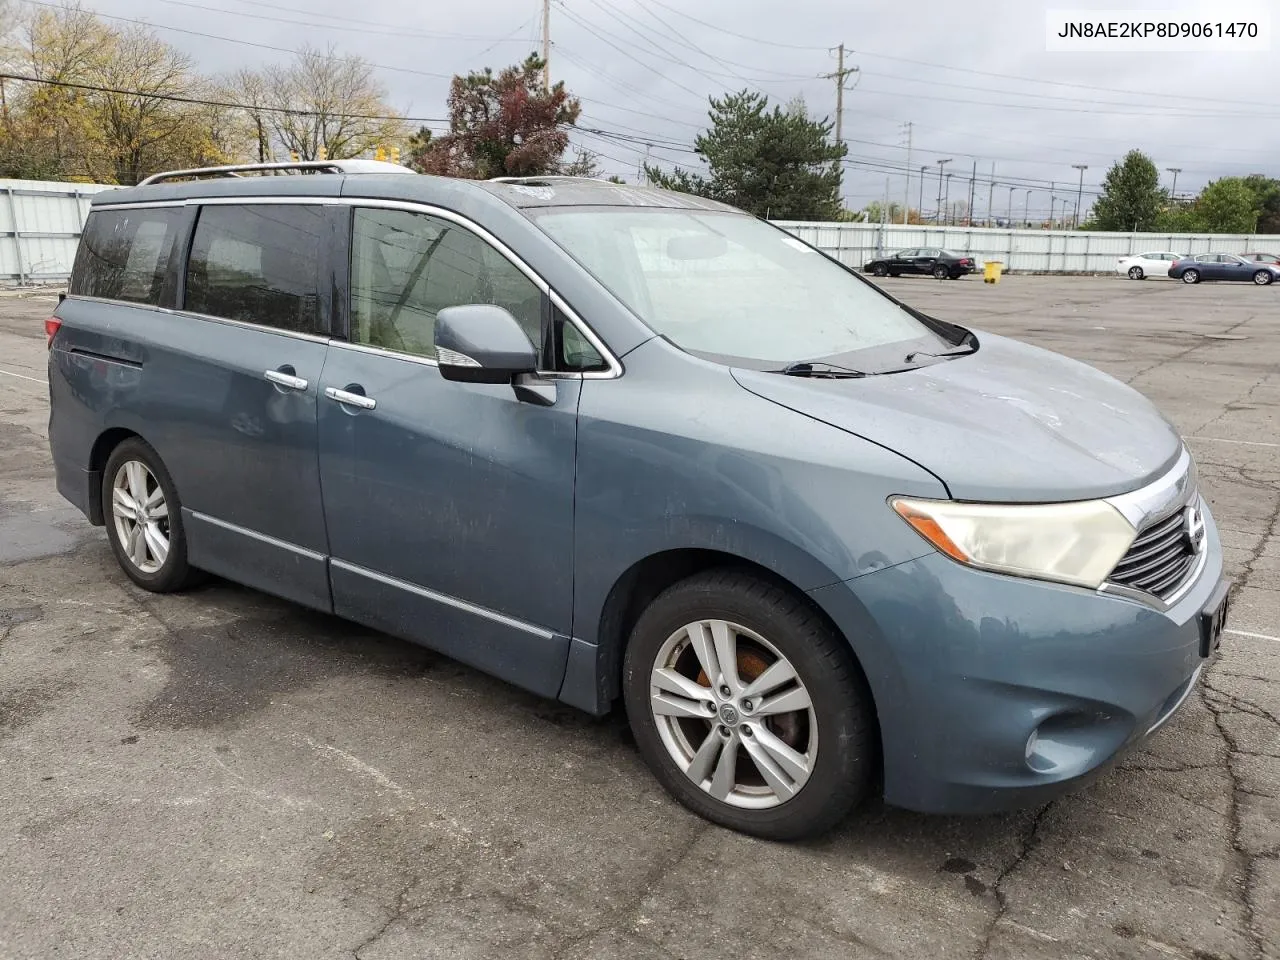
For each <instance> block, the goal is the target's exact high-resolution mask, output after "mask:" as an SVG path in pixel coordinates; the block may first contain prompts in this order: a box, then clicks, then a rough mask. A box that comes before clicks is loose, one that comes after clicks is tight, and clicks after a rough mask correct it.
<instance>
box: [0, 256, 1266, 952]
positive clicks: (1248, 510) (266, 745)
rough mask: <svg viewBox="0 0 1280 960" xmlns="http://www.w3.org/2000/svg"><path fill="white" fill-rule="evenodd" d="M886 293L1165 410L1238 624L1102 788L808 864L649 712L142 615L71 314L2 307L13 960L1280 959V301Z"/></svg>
mask: <svg viewBox="0 0 1280 960" xmlns="http://www.w3.org/2000/svg"><path fill="white" fill-rule="evenodd" d="M886 286H887V287H889V288H891V289H892V290H893V291H894V292H895V293H897V294H898V295H900V296H902V297H904V298H905V299H907V300H908V301H909V302H911V303H913V304H914V305H916V306H919V307H921V308H922V309H925V310H926V311H930V312H933V313H935V314H936V315H938V316H941V317H943V318H946V319H954V320H957V321H959V322H962V323H970V324H972V325H974V326H976V327H979V328H981V329H987V330H991V331H993V332H996V333H1003V334H1008V335H1012V336H1017V337H1020V338H1022V339H1025V340H1028V341H1030V342H1032V343H1036V344H1039V345H1042V346H1046V347H1049V348H1051V349H1054V350H1058V351H1060V352H1063V353H1066V354H1068V355H1071V356H1075V357H1078V358H1080V359H1082V360H1086V361H1088V362H1090V363H1093V364H1094V365H1096V366H1098V367H1100V368H1101V369H1103V370H1106V371H1107V372H1109V373H1111V374H1113V375H1115V376H1118V377H1120V378H1121V379H1124V380H1126V381H1128V382H1130V383H1131V384H1132V385H1133V386H1134V387H1136V388H1137V389H1139V390H1141V391H1143V392H1144V393H1145V394H1147V396H1149V397H1150V398H1151V399H1152V400H1153V401H1155V402H1156V403H1157V404H1158V405H1159V406H1160V407H1161V409H1162V410H1163V411H1164V412H1165V413H1166V415H1168V416H1169V417H1170V418H1171V419H1172V420H1173V421H1174V422H1175V423H1176V424H1177V425H1178V426H1179V428H1180V429H1181V430H1182V431H1183V432H1184V434H1185V435H1187V436H1188V437H1189V438H1190V439H1189V440H1188V443H1189V445H1190V446H1191V449H1192V451H1193V452H1194V453H1195V455H1196V458H1197V461H1198V463H1199V466H1200V474H1201V482H1202V486H1203V488H1204V491H1205V494H1206V496H1207V498H1208V499H1209V501H1210V502H1211V504H1212V507H1213V511H1214V514H1215V517H1216V518H1217V521H1218V524H1219V527H1220V529H1221V532H1222V537H1223V542H1224V546H1225V551H1226V560H1227V566H1228V570H1229V572H1230V574H1231V575H1232V576H1233V577H1234V578H1235V580H1236V595H1235V599H1234V606H1233V612H1232V618H1233V619H1232V622H1231V624H1230V627H1231V629H1232V630H1233V631H1235V632H1233V633H1230V634H1229V635H1228V636H1227V637H1226V638H1225V639H1224V643H1223V648H1222V652H1221V654H1220V656H1219V657H1218V659H1216V660H1215V661H1214V663H1213V664H1212V666H1211V668H1210V669H1209V670H1208V671H1207V674H1206V675H1205V677H1204V679H1203V682H1202V683H1201V685H1200V687H1199V689H1198V691H1197V695H1196V696H1193V697H1191V698H1189V699H1188V701H1187V703H1186V705H1185V706H1184V707H1183V709H1182V710H1181V711H1180V713H1179V714H1178V715H1177V716H1176V717H1175V718H1174V719H1173V720H1172V721H1171V722H1170V723H1169V724H1168V725H1167V726H1166V727H1164V728H1163V729H1162V730H1161V731H1159V732H1158V733H1157V734H1156V735H1155V736H1153V737H1152V738H1151V739H1150V740H1149V741H1148V742H1147V743H1145V744H1144V745H1143V747H1142V748H1141V749H1139V750H1137V751H1136V752H1134V753H1132V754H1130V755H1128V756H1126V757H1125V758H1124V759H1123V760H1122V762H1121V763H1120V764H1119V766H1118V767H1117V768H1115V769H1114V770H1112V771H1110V772H1109V773H1108V774H1106V775H1105V776H1103V777H1101V778H1100V779H1099V780H1098V781H1096V782H1095V783H1093V784H1092V785H1091V786H1089V787H1087V788H1085V789H1083V790H1082V791H1080V792H1079V793H1076V794H1073V795H1071V796H1068V797H1065V798H1063V799H1060V800H1057V801H1055V802H1053V803H1050V804H1048V805H1047V806H1044V807H1041V808H1038V809H1035V810H1030V811H1024V812H1021V813H1017V814H1010V815H1005V816H998V817H985V818H972V819H965V818H943V817H925V816H919V815H916V814H910V813H906V812H903V811H900V810H895V809H892V808H889V807H886V806H884V805H883V804H881V803H879V802H871V803H868V804H867V805H865V806H864V807H863V808H862V809H861V810H860V811H858V812H857V813H856V814H855V815H854V816H853V817H852V818H850V819H849V821H848V822H847V823H845V824H844V825H843V826H841V827H840V828H839V829H838V830H836V831H835V832H834V833H833V834H831V835H830V836H828V837H825V838H823V839H821V840H818V841H813V842H807V843H803V844H796V845H778V844H770V843H765V842H762V841H759V840H754V839H751V838H747V837H742V836H738V835H735V834H732V833H729V832H727V831H724V830H721V829H719V828H716V827H711V826H709V825H707V824H706V823H704V822H703V821H701V820H699V819H698V818H696V817H694V816H693V815H691V814H689V813H687V812H685V811H684V810H683V809H682V808H680V807H679V806H677V805H676V804H674V803H673V802H672V801H670V800H669V799H668V798H667V797H666V795H665V793H664V792H663V791H662V790H661V788H660V787H659V786H658V785H657V784H656V782H654V781H653V780H652V778H651V777H650V776H649V775H648V773H647V772H646V771H645V769H644V767H643V765H642V764H641V762H640V760H639V757H638V755H637V754H636V751H635V749H634V746H633V745H632V743H631V742H630V739H629V737H628V735H627V732H626V730H625V727H624V726H623V725H622V723H621V721H620V720H619V719H617V718H607V719H604V720H594V719H591V718H588V717H585V716H583V715H581V714H579V713H577V712H575V711H573V710H572V709H569V708H567V707H564V706H562V705H558V704H555V703H551V702H547V701H543V700H539V699H537V698H534V697H531V696H529V695H526V694H524V693H521V692H519V691H517V690H514V689H513V688H511V687H508V686H506V685H504V684H502V683H500V682H498V681H495V680H492V679H489V678H487V677H484V676H482V675H480V674H477V673H475V672H474V671H472V670H469V669H468V668H465V667H462V666H460V665H458V664H456V663H453V662H451V661H449V660H447V659H445V658H443V657H440V656H438V655H436V654H434V653H431V652H429V651H426V650H422V649H419V648H416V647H413V646H411V645H409V644H405V643H401V642H399V641H396V640H392V639H390V638H387V637H385V636H381V635H379V634H377V633H374V632H372V631H368V630H364V629H362V628H358V627H354V626H352V625H349V624H346V623H343V622H342V621H339V620H336V619H334V618H331V617H326V616H323V615H320V614H316V613H312V612H309V611H306V610H303V609H301V608H299V607H296V606H294V605H292V604H289V603H286V602H284V601H279V600H275V599H273V598H271V597H267V596H265V595H263V594H258V593H254V592H253V591H251V590H247V589H243V588H240V587H236V586H233V585H230V584H226V583H222V582H218V581H215V582H213V583H211V584H209V585H207V586H205V587H202V588H200V589H197V590H195V591H193V592H191V593H188V594H184V595H180V596H168V597H156V596H152V595H149V594H146V593H143V592H140V591H138V590H137V589H135V588H134V587H133V586H132V585H131V584H130V583H129V582H128V581H127V580H126V578H125V577H124V575H123V574H122V573H121V572H120V571H119V570H118V569H117V567H116V565H115V562H114V560H113V559H112V557H111V554H110V551H109V550H108V548H107V545H106V540H105V537H104V534H103V532H102V531H101V530H100V529H94V528H92V527H90V526H89V525H88V524H87V522H86V521H84V520H83V518H81V517H80V516H79V514H78V513H76V511H75V510H74V509H73V508H71V507H70V506H69V505H67V504H66V503H65V502H63V501H62V500H61V499H60V498H59V497H58V495H57V493H56V492H55V491H54V489H53V484H52V470H51V467H50V463H49V457H48V450H47V446H46V442H45V433H46V419H47V416H48V407H47V398H46V392H45V386H44V384H43V382H42V381H43V378H44V376H45V371H44V364H45V348H44V340H43V331H42V328H41V321H42V320H43V319H44V317H45V316H47V314H48V312H49V311H50V310H51V309H52V306H53V302H52V300H51V299H40V298H37V297H28V298H11V297H5V298H0V864H3V869H0V960H18V958H22V960H26V958H36V957H49V956H54V955H62V956H75V957H77V958H99V957H101V958H116V957H120V956H130V957H139V958H143V957H156V958H161V957H163V958H172V957H177V956H181V957H184V958H187V957H191V958H204V957H208V958H226V957H262V958H276V957H279V958H294V957H299V956H306V957H308V958H309V960H322V958H330V957H333V958H348V960H349V958H357V960H388V958H406V957H414V958H434V957H450V958H468V957H475V958H507V957H511V958H521V960H526V958H528V960H541V958H546V960H588V958H590V960H611V958H627V960H650V958H652V960H670V958H690V960H692V958H697V960H707V958H716V957H733V958H734V960H748V958H766V957H784V956H785V957H805V958H809V957H814V958H825V957H833V958H837V957H838V958H854V960H860V958H864V957H865V958H878V957H904V958H921V957H928V958H941V960H950V958H993V960H995V958H1017V960H1042V958H1075V957H1096V958H1125V960H1130V958H1134V960H1136V958H1152V960H1165V958H1170V957H1173V958H1184V960H1270V958H1280V640H1277V639H1275V638H1276V637H1277V636H1280V421H1278V419H1277V411H1280V291H1276V290H1272V289H1269V288H1255V287H1253V286H1251V285H1243V284H1242V285H1225V284H1220V285H1215V284H1202V285H1200V286H1198V287H1185V286H1182V285H1179V284H1174V283H1169V282H1160V281H1149V282H1143V283H1134V282H1131V281H1127V280H1121V279H1118V278H1116V279H1112V278H1055V277H1017V276H1012V277H1006V278H1005V279H1004V281H1003V282H1002V283H1001V284H999V285H998V286H994V287H993V286H989V285H984V284H982V283H981V282H980V281H979V280H964V281H958V282H954V283H938V282H936V281H932V280H929V279H918V280H917V279H906V278H904V279H901V280H896V281H886ZM1218 334H1227V335H1229V336H1230V337H1233V338H1237V339H1213V338H1212V336H1206V335H1218Z"/></svg>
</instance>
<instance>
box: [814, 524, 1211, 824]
mask: <svg viewBox="0 0 1280 960" xmlns="http://www.w3.org/2000/svg"><path fill="white" fill-rule="evenodd" d="M1207 523H1208V527H1209V529H1208V543H1207V547H1206V549H1207V551H1208V554H1209V555H1208V558H1207V560H1206V563H1205V566H1204V569H1203V571H1202V572H1201V574H1200V577H1199V579H1198V580H1197V581H1196V583H1195V584H1194V586H1193V587H1192V588H1191V589H1190V590H1189V591H1188V592H1187V594H1186V595H1185V596H1184V597H1183V598H1182V599H1181V600H1180V601H1179V602H1178V604H1177V605H1176V606H1174V607H1172V608H1170V609H1169V610H1167V611H1164V612H1161V611H1157V610H1155V609H1154V608H1152V607H1148V606H1146V605H1144V604H1142V603H1138V602H1134V601H1130V600H1125V599H1119V598H1115V597H1110V596H1106V595H1103V594H1099V593H1097V592H1095V591H1091V590H1084V589H1080V588H1073V587H1067V586H1059V585H1055V584H1049V583H1041V582H1037V581H1033V580H1024V579H1019V578H1014V577H1004V576H999V575H994V574H987V573H982V572H979V571H975V570H972V569H969V568H967V567H963V566H961V565H960V564H957V563H954V562H953V561H951V560H949V559H947V558H946V557H943V556H941V555H940V554H933V555H930V556H928V557H923V558H921V559H918V560H913V561H910V562H908V563H904V564H901V565H899V566H897V567H892V568H889V569H886V570H882V571H878V572H876V573H873V574H869V575H868V576H865V577H862V578H860V579H858V580H854V581H850V582H849V583H844V584H836V585H834V586H831V587H825V588H823V589H821V590H818V591H814V594H813V595H814V598H815V599H816V600H817V601H818V602H819V603H820V604H822V605H823V606H824V608H826V609H827V610H828V612H829V613H831V615H832V616H833V617H834V618H835V619H836V621H837V624H838V625H839V626H841V628H842V629H844V630H845V631H846V636H849V637H850V638H851V640H853V646H854V647H855V650H856V651H857V652H858V654H859V656H860V658H861V660H862V663H863V664H864V666H865V667H866V668H867V674H868V680H869V681H870V682H871V685H872V690H873V692H874V694H875V696H876V705H877V712H878V716H879V722H880V728H881V738H882V743H883V747H884V767H885V799H886V800H887V801H888V802H889V803H892V804H895V805H897V806H902V807H906V808H909V809H913V810H919V811H923V812H930V813H949V814H956V813H990V812H995V811H1000V810H1008V809H1014V808H1020V807H1027V806H1033V805H1036V804H1039V803H1043V802H1045V801H1047V800H1049V799H1052V798H1053V797H1056V796H1059V795H1060V794H1062V793H1065V792H1068V791H1070V790H1072V789H1076V788H1078V787H1079V786H1081V785H1082V784H1084V783H1087V782H1088V781H1090V780H1091V779H1093V778H1094V777H1096V776H1098V775H1099V774H1100V773H1102V772H1104V771H1105V770H1106V769H1107V768H1108V766H1110V765H1111V764H1112V763H1113V762H1114V761H1115V760H1116V759H1117V758H1118V757H1119V756H1121V755H1122V754H1123V753H1124V752H1125V751H1127V750H1130V749H1132V748H1133V747H1135V746H1136V745H1138V744H1140V743H1141V742H1142V741H1143V740H1144V739H1145V738H1146V737H1148V736H1150V735H1151V734H1153V733H1154V732H1155V731H1156V730H1157V729H1158V728H1159V727H1160V726H1162V725H1163V724H1164V723H1165V722H1166V721H1168V719H1169V718H1170V717H1171V716H1173V714H1174V713H1175V712H1176V711H1177V710H1178V708H1179V707H1181V706H1182V704H1183V703H1184V702H1185V701H1186V700H1187V699H1188V697H1189V696H1190V695H1191V693H1192V692H1193V691H1194V689H1195V684H1196V682H1197V680H1198V678H1199V676H1200V672H1201V669H1202V667H1203V665H1204V663H1206V662H1207V661H1205V660H1203V659H1202V658H1201V656H1200V650H1199V638H1200V632H1199V631H1200V628H1199V617H1198V614H1199V612H1200V610H1201V609H1202V608H1203V606H1204V605H1205V603H1206V602H1207V601H1208V599H1209V597H1210V595H1211V594H1212V592H1213V591H1214V589H1215V587H1216V586H1217V585H1218V583H1219V581H1220V580H1221V577H1222V551H1221V545H1220V543H1219V540H1218V535H1217V530H1216V528H1214V526H1213V523H1212V519H1211V518H1209V519H1207ZM855 638H856V639H855Z"/></svg>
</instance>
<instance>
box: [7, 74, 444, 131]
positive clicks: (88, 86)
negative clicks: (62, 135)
mask: <svg viewBox="0 0 1280 960" xmlns="http://www.w3.org/2000/svg"><path fill="white" fill-rule="evenodd" d="M0 80H20V81H22V82H24V83H38V84H42V85H44V86H49V87H66V88H69V89H72V90H89V91H92V92H94V93H114V94H116V95H117V96H122V97H145V98H147V99H149V100H168V101H170V102H172V103H189V104H195V105H197V106H205V107H226V108H228V109H232V110H248V111H254V112H260V113H287V114H290V115H293V116H300V117H332V118H334V119H337V118H339V117H341V118H345V119H348V120H407V121H410V122H413V123H448V122H449V121H447V120H442V119H441V118H439V117H404V116H400V115H398V114H370V113H337V112H335V111H332V110H328V111H320V110H299V109H295V108H293V107H264V106H260V105H257V104H245V103H236V102H234V101H230V100H210V99H206V98H204V97H184V96H181V95H180V94H175V93H155V92H151V91H149V90H126V89H124V88H122V87H106V86H101V85H99V84H95V83H76V82H75V81H72V80H46V79H44V78H41V77H28V76H24V75H23V74H20V73H0Z"/></svg>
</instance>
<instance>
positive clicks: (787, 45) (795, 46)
mask: <svg viewBox="0 0 1280 960" xmlns="http://www.w3.org/2000/svg"><path fill="white" fill-rule="evenodd" d="M652 2H653V3H656V4H657V5H658V6H660V7H662V9H664V10H670V11H671V12H672V13H674V14H676V15H677V16H680V17H684V18H685V19H686V20H692V21H693V22H694V23H698V24H701V25H702V26H704V27H709V28H710V29H712V30H715V31H716V32H718V33H725V34H728V35H729V36H731V37H737V38H738V39H739V40H749V41H751V42H752V43H761V44H764V45H765V46H769V47H782V48H784V49H787V50H826V49H827V47H809V46H804V45H801V44H797V43H784V42H782V41H781V40H762V39H760V38H759V37H749V36H747V35H746V34H745V33H735V32H734V31H732V30H729V29H726V28H725V27H718V26H716V25H715V24H714V23H707V21H705V20H699V19H698V18H697V17H695V16H692V15H691V14H688V13H685V12H684V11H683V10H677V9H676V8H675V7H672V6H668V5H667V4H665V3H663V2H662V0H652Z"/></svg>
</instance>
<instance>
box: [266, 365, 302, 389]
mask: <svg viewBox="0 0 1280 960" xmlns="http://www.w3.org/2000/svg"><path fill="white" fill-rule="evenodd" d="M262 375H263V376H264V377H266V378H267V379H268V380H270V381H271V382H272V383H274V384H276V385H277V386H281V387H288V388H289V389H290V390H305V389H307V381H306V379H305V378H303V377H295V376H294V375H293V374H291V373H283V372H281V371H279V370H264V371H263V372H262Z"/></svg>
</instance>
